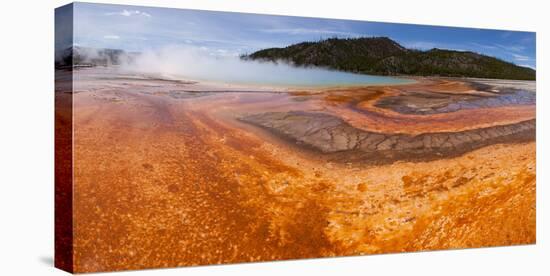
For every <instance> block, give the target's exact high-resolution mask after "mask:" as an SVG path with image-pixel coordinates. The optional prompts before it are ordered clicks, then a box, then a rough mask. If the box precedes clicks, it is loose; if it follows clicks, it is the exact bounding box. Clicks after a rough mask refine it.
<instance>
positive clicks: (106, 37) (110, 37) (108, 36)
mask: <svg viewBox="0 0 550 276" xmlns="http://www.w3.org/2000/svg"><path fill="white" fill-rule="evenodd" d="M103 38H104V39H120V36H118V35H104V36H103Z"/></svg>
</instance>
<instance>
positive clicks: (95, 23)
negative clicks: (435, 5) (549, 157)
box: [74, 3, 536, 68]
mask: <svg viewBox="0 0 550 276" xmlns="http://www.w3.org/2000/svg"><path fill="white" fill-rule="evenodd" d="M74 18H75V19H74V42H75V44H77V45H81V46H88V47H97V48H118V49H124V50H128V51H144V50H149V49H157V48H162V47H165V46H170V45H188V46H194V47H199V48H202V49H203V50H207V51H208V52H209V53H210V54H212V55H239V54H243V53H251V52H253V51H256V50H259V49H263V48H268V47H284V46H287V45H290V44H293V43H298V42H302V41H315V40H319V39H323V38H330V37H364V36H367V37H370V36H387V37H389V38H391V39H393V40H395V41H397V42H399V43H400V44H402V45H403V46H405V47H407V48H416V49H421V50H427V49H431V48H443V49H455V50H463V51H474V52H478V53H482V54H486V55H490V56H494V57H498V58H501V59H503V60H506V61H510V62H513V63H515V64H518V65H522V66H528V67H532V68H535V67H536V61H535V55H536V50H535V44H536V43H535V39H536V38H535V33H533V32H519V31H504V30H487V29H470V28H453V27H438V26H426V25H412V24H394V23H378V22H368V21H351V20H336V19H319V18H304V17H289V16H271V15H257V14H242V13H227V12H211V11H197V10H184V9H167V8H152V7H138V6H123V5H106V4H90V3H76V4H75V7H74Z"/></svg>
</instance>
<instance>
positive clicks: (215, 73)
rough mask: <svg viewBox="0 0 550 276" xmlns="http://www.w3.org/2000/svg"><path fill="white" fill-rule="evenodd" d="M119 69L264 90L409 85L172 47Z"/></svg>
mask: <svg viewBox="0 0 550 276" xmlns="http://www.w3.org/2000/svg"><path fill="white" fill-rule="evenodd" d="M122 68H123V69H124V70H126V71H129V72H136V73H146V74H152V75H158V76H162V77H165V78H174V79H186V80H196V81H209V82H219V83H234V84H252V85H267V86H270V85H273V86H339V85H342V86H344V85H345V86H358V85H378V84H401V83H407V82H411V80H408V79H400V78H392V77H383V76H371V75H362V74H353V73H346V72H339V71H333V70H327V69H321V68H303V67H294V66H292V65H289V64H286V63H282V62H279V63H277V64H276V63H272V62H258V61H245V60H241V59H240V58H239V57H237V56H223V55H213V54H212V53H211V52H208V51H206V50H205V49H200V48H191V47H173V46H172V47H166V48H163V49H161V50H156V51H146V52H144V53H142V54H140V55H139V56H138V57H136V58H135V60H133V61H132V62H130V63H127V64H125V65H123V67H122Z"/></svg>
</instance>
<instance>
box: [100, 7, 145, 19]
mask: <svg viewBox="0 0 550 276" xmlns="http://www.w3.org/2000/svg"><path fill="white" fill-rule="evenodd" d="M105 15H120V16H126V17H130V16H133V15H136V16H144V17H151V14H149V13H146V12H142V11H138V10H126V9H124V10H122V11H120V12H108V13H106V14H105Z"/></svg>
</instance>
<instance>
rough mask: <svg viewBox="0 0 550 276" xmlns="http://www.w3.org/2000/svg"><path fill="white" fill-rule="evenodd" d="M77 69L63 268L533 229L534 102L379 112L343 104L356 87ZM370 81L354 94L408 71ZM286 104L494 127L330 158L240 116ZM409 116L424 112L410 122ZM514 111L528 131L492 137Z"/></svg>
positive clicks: (442, 127) (341, 118) (489, 239)
mask: <svg viewBox="0 0 550 276" xmlns="http://www.w3.org/2000/svg"><path fill="white" fill-rule="evenodd" d="M87 72H88V71H81V72H79V74H81V76H82V78H80V80H81V81H79V82H77V83H75V89H78V90H79V91H83V93H78V94H75V95H74V111H75V112H74V141H73V142H74V149H73V151H74V152H73V154H74V160H75V162H74V266H75V272H97V271H107V270H123V269H141V268H152V267H170V266H183V265H204V264H219V263H236V262H249V261H270V260H283V259H295V258H311V257H330V256H343V255H356V254H372V253H388V252H404V251H418V250H432V249H451V248H465V247H481V246H495V245H513V244H528V243H534V242H535V237H536V232H535V213H536V207H535V186H536V172H535V150H536V146H535V142H534V137H533V131H534V128H533V127H534V109H535V108H534V105H528V106H522V109H521V110H525V112H524V113H521V112H520V113H517V116H516V117H514V116H513V114H514V113H513V112H514V109H513V108H515V107H518V106H516V105H509V106H498V107H495V108H487V109H485V110H483V112H482V113H479V114H483V113H485V114H486V116H487V118H490V119H487V120H485V119H483V118H476V117H475V116H474V115H468V114H470V113H471V112H473V111H475V110H476V109H473V110H468V111H467V112H468V113H464V114H462V115H461V116H466V119H464V120H460V117H461V116H458V115H457V116H458V117H457V118H455V117H452V115H453V114H456V113H458V112H461V111H456V112H450V113H445V114H428V115H411V114H400V113H396V112H394V111H392V110H388V109H384V108H378V107H372V108H371V107H368V106H372V105H365V106H364V107H365V108H367V107H368V109H369V110H371V111H373V112H374V114H376V115H380V114H383V115H388V116H392V117H391V118H393V119H396V120H395V121H392V120H391V118H385V117H376V116H375V115H373V114H368V113H360V112H357V111H356V110H352V109H350V108H349V103H350V100H348V99H349V97H358V96H357V95H353V93H351V92H352V91H356V90H353V89H352V90H349V91H346V90H345V89H342V90H339V91H337V92H334V91H333V92H330V91H312V93H311V94H307V93H299V94H295V95H291V94H287V93H278V94H274V93H250V92H247V93H228V94H225V93H210V94H208V96H201V97H195V96H187V94H184V93H187V92H184V91H183V90H197V89H196V88H197V87H196V86H199V84H191V83H186V82H182V83H170V82H166V81H163V82H162V83H160V82H159V83H156V81H155V80H148V81H147V82H145V81H140V82H131V81H130V80H124V81H120V80H116V79H101V80H97V79H93V78H91V79H87V78H86V74H87ZM438 83H440V82H439V81H438V80H429V81H426V82H421V83H418V84H415V85H416V86H415V87H416V88H419V87H422V86H424V87H425V88H426V89H431V88H430V87H431V86H432V85H435V86H437V85H438ZM161 84H162V85H161ZM164 86H167V87H164ZM168 86H169V87H168ZM440 86H445V87H446V88H445V89H446V90H447V92H448V91H453V90H462V89H466V88H464V87H468V89H470V88H471V86H470V85H468V84H462V83H461V82H460V81H454V82H453V83H448V82H442V84H441V85H440ZM95 88H101V89H95ZM199 88H200V87H199ZM354 89H357V88H354ZM364 89H365V91H367V90H370V89H371V88H364ZM373 89H374V88H373ZM376 89H378V91H381V92H380V93H378V92H377V93H374V94H369V95H366V96H364V97H363V99H365V100H364V102H365V101H366V102H369V103H371V104H374V102H375V101H377V100H379V99H381V98H383V97H385V96H390V95H392V96H395V95H398V94H399V93H401V91H402V89H407V86H405V87H401V86H399V88H397V87H391V88H387V89H390V90H387V89H386V88H384V87H378V88H376ZM438 89H439V88H438ZM438 89H433V90H438ZM199 90H200V89H199ZM169 91H179V92H178V93H176V94H178V95H177V96H175V97H174V96H173V95H171V94H170V92H169ZM388 91H389V92H388ZM331 93H333V94H334V93H336V94H339V93H341V94H344V95H345V96H346V97H348V99H346V98H345V97H343V98H332V99H331V98H330V97H329V98H327V97H326V96H327V95H329V94H331ZM369 93H370V92H369ZM457 93H458V92H457ZM180 94H181V95H180ZM373 95H376V96H373ZM296 97H301V99H303V100H301V101H295V100H293V99H294V98H296ZM327 100H328V101H327ZM510 108H512V109H510ZM292 110H301V113H300V114H320V113H321V112H322V113H323V114H326V116H328V117H318V115H315V116H313V117H307V119H308V120H313V121H312V122H315V121H317V120H318V119H321V121H322V120H328V121H329V122H332V123H335V124H337V125H339V128H342V127H343V128H344V131H345V132H355V131H357V132H359V133H364V132H382V133H385V135H388V136H392V137H394V134H393V133H402V134H399V135H401V136H398V137H405V136H407V137H409V136H410V137H416V135H428V133H431V134H430V135H432V134H433V133H434V132H435V133H437V132H448V133H449V135H451V134H452V135H456V133H459V132H461V131H465V130H466V129H471V130H475V129H483V128H491V127H493V130H494V131H495V132H496V133H494V134H495V135H496V136H491V137H500V138H489V139H486V140H484V141H486V142H482V144H483V145H482V146H473V145H470V147H471V148H468V150H466V151H463V152H461V153H460V154H456V155H447V156H443V157H444V158H432V159H429V160H428V159H426V160H422V159H418V160H414V162H411V160H407V159H406V158H397V159H396V160H394V161H392V162H389V163H385V164H372V165H369V166H362V164H361V162H359V161H351V162H329V161H327V159H326V158H325V157H326V154H327V153H323V152H317V153H314V154H310V153H305V152H302V151H301V150H299V149H300V148H301V147H300V146H299V145H298V147H297V146H296V145H295V143H294V142H291V141H290V140H288V139H287V140H284V139H277V138H276V137H273V139H271V136H272V134H270V131H265V130H258V128H257V127H254V126H248V125H246V124H244V123H241V122H239V121H238V120H237V118H240V117H243V118H244V117H247V116H258V117H261V116H262V115H257V114H263V113H268V114H269V112H275V113H285V112H287V113H288V112H290V111H292ZM499 112H501V113H499ZM275 113H274V114H275ZM254 114H256V115H254ZM474 114H478V113H474ZM495 114H508V117H506V116H502V118H501V117H500V115H495ZM307 116H309V115H307ZM323 116H324V115H323ZM410 116H422V118H424V121H421V122H420V123H419V124H418V125H421V126H423V128H422V129H423V130H422V131H421V132H419V133H416V132H414V126H415V124H414V120H413V119H412V118H413V117H410ZM438 116H439V117H438ZM415 118H416V117H415ZM430 118H434V119H433V120H434V121H432V123H433V125H434V129H435V131H433V130H432V131H430V130H429V128H428V125H429V123H430V121H429V119H430ZM435 118H438V119H437V120H436V119H435ZM264 119H265V118H264ZM272 119H273V118H272ZM301 119H304V117H302V118H301ZM301 119H300V120H301ZM405 119H407V120H409V121H399V120H405ZM369 120H373V121H376V122H377V123H378V124H379V125H378V126H376V127H373V126H371V124H370V123H369V124H365V123H364V122H366V121H369ZM454 120H457V121H459V122H460V123H457V124H455V121H454ZM467 120H472V121H471V124H468V122H467ZM275 121H276V120H273V121H272V123H273V122H275ZM405 122H407V123H405ZM520 122H524V123H520ZM385 123H388V126H384V124H385ZM356 124H363V127H362V128H358V127H357V126H356ZM399 124H401V125H402V126H403V130H401V132H399V131H397V130H398V126H399ZM523 127H527V128H526V129H525V130H524V131H525V132H522V133H527V135H526V137H529V138H528V139H525V140H520V139H517V138H518V137H515V136H514V137H515V138H513V139H512V140H510V141H503V140H499V139H503V138H502V137H507V136H506V135H505V132H508V130H507V129H508V128H510V129H509V130H510V132H515V130H517V129H518V128H523ZM373 129H376V130H381V131H375V130H373ZM496 129H498V130H496ZM391 130H393V131H391ZM518 133H519V132H518ZM369 135H370V134H369ZM514 135H516V134H514ZM512 136H513V135H512ZM396 137H397V136H396ZM449 139H450V138H449ZM346 143H347V142H346ZM459 147H464V148H466V147H465V146H464V145H463V144H460V145H459ZM367 148H368V147H367ZM297 149H298V150H297ZM378 150H379V149H378ZM332 154H339V153H338V152H336V153H332ZM346 154H348V153H346ZM420 156H421V154H420ZM336 161H338V160H336Z"/></svg>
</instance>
